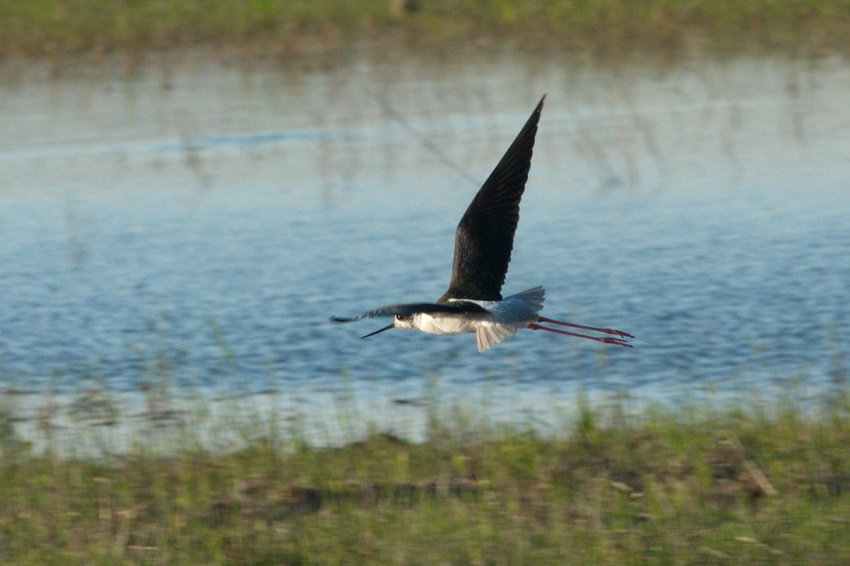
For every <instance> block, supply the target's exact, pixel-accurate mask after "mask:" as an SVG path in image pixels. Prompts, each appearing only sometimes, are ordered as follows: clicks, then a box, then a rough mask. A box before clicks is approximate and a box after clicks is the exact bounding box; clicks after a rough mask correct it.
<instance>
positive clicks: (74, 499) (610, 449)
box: [0, 395, 850, 565]
mask: <svg viewBox="0 0 850 566" xmlns="http://www.w3.org/2000/svg"><path fill="white" fill-rule="evenodd" d="M836 397H837V399H832V400H830V403H824V404H823V408H822V409H819V410H812V409H807V410H803V409H802V408H800V407H799V406H797V405H796V404H795V403H791V402H783V401H778V402H776V403H774V404H772V405H769V406H765V405H763V404H752V405H747V404H742V405H741V406H740V407H726V408H704V407H703V408H698V407H695V406H690V407H677V408H654V409H649V410H646V411H642V412H640V413H639V414H638V413H634V412H630V411H628V410H626V408H625V407H624V406H623V405H614V406H613V407H609V408H594V407H590V406H589V405H588V404H587V403H585V404H584V406H583V408H581V409H580V410H579V412H578V414H577V415H576V416H574V417H572V418H569V419H567V418H565V424H564V426H563V430H562V431H561V432H559V433H551V434H543V433H541V432H538V431H535V430H532V429H530V428H526V427H521V426H518V427H504V426H496V425H493V424H484V423H486V422H487V419H486V418H474V417H475V416H474V415H471V416H470V413H469V411H468V410H452V408H449V410H445V409H444V408H441V407H436V406H433V405H432V406H431V407H429V408H426V409H425V410H427V411H429V414H431V415H432V419H431V423H430V425H429V428H428V431H427V432H426V439H425V440H424V441H422V442H418V443H410V442H406V441H404V440H402V439H399V438H397V437H394V436H392V435H387V434H380V433H377V432H375V433H373V434H371V435H369V436H368V437H367V438H365V439H363V440H360V441H356V442H351V443H348V444H345V445H343V446H337V447H324V448H319V447H315V446H311V445H308V444H306V443H305V442H303V441H302V440H301V438H302V437H303V434H302V432H303V431H300V430H299V424H298V423H297V422H296V423H294V424H292V423H291V424H290V425H287V426H280V423H276V422H275V420H274V418H273V417H269V418H264V417H256V415H255V416H254V418H252V419H247V420H246V419H245V417H244V415H243V416H240V415H238V414H231V415H229V416H219V417H214V416H212V415H211V414H209V413H205V412H204V411H203V409H201V410H200V412H201V413H204V414H206V415H207V417H205V418H208V419H213V420H215V422H212V423H207V424H210V425H212V426H213V427H221V428H220V429H221V430H232V429H234V428H235V429H238V430H239V434H240V435H241V438H242V439H243V442H242V444H241V446H240V447H239V448H238V449H236V450H231V451H214V450H211V449H209V448H207V447H205V446H204V445H205V442H203V441H202V440H200V439H199V438H198V437H197V436H196V433H195V432H193V429H192V428H191V427H189V428H187V427H182V426H179V425H178V424H175V423H174V422H172V423H171V424H168V423H169V422H170V421H166V422H165V424H166V426H165V428H162V425H163V423H162V422H156V423H154V421H153V420H152V421H151V423H152V424H151V427H154V424H156V430H155V431H153V430H152V431H148V432H151V433H152V434H153V433H155V434H156V435H158V436H159V437H162V436H169V437H171V438H172V439H176V440H175V442H176V445H172V449H170V450H169V453H165V452H163V451H162V450H157V449H156V448H155V446H156V444H155V443H148V442H144V441H139V442H134V443H133V444H132V445H131V446H130V447H129V448H128V450H127V451H126V452H124V453H122V454H119V455H113V456H105V457H99V458H91V457H89V458H74V457H70V456H67V455H62V454H60V451H59V450H56V449H55V447H54V446H53V445H52V444H51V442H48V446H47V450H46V451H45V452H44V453H43V454H37V453H35V452H34V451H33V450H31V449H30V448H29V447H28V445H27V443H26V442H22V441H21V440H20V439H19V438H16V437H15V436H14V434H13V433H12V432H11V431H12V429H11V428H10V427H9V426H5V427H2V428H0V431H2V434H3V436H2V437H0V451H1V452H0V562H2V563H3V564H107V563H108V564H226V563H234V564H235V563H238V564H384V565H385V564H535V565H540V564H808V565H820V564H823V565H826V564H829V565H832V564H847V563H850V536H848V534H849V533H850V450H848V446H850V403H848V402H847V398H846V396H841V395H836ZM742 403H744V402H742ZM9 406H10V404H9V403H4V404H3V407H6V409H5V410H6V412H5V419H6V421H10V420H11V419H12V418H13V416H14V415H12V414H11V413H10V412H9V410H8V407H9ZM453 415H454V416H453ZM175 422H176V421H175ZM44 434H45V435H47V436H50V435H51V433H50V432H49V428H47V427H45V432H44ZM92 434H95V433H94V432H93V433H92ZM151 437H152V436H146V434H142V435H141V438H143V439H144V438H151ZM51 438H52V437H51ZM174 446H176V448H175V447H174Z"/></svg>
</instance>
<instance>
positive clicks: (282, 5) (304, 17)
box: [0, 0, 850, 60]
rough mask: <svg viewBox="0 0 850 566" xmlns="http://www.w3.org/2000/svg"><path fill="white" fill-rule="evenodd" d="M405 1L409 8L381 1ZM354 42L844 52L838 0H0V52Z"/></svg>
mask: <svg viewBox="0 0 850 566" xmlns="http://www.w3.org/2000/svg"><path fill="white" fill-rule="evenodd" d="M393 4H396V5H398V6H403V5H405V4H406V5H410V6H413V8H411V9H405V8H398V9H393V8H391V6H392V5H393ZM352 41H360V42H365V43H366V44H368V45H371V46H373V47H375V48H377V49H378V52H379V53H380V52H381V50H391V49H394V48H396V47H397V46H399V45H406V46H410V47H413V48H419V49H420V50H426V51H429V52H432V51H437V52H446V53H451V52H453V51H455V50H456V49H457V48H459V47H464V48H468V47H474V46H479V47H481V46H483V47H485V48H490V47H492V46H494V45H502V44H505V43H506V42H507V43H509V44H512V45H514V46H517V47H520V48H524V49H531V50H547V51H557V52H561V51H567V52H574V53H578V52H581V53H594V54H596V55H600V56H603V57H604V56H608V57H623V56H627V55H629V54H633V53H634V52H635V51H639V52H646V51H649V52H656V53H661V54H663V55H673V56H675V55H677V54H682V53H690V52H693V51H697V52H703V51H709V52H721V53H727V52H739V51H742V50H753V49H756V50H771V51H776V50H778V51H785V52H790V53H793V54H822V53H828V52H840V53H847V52H848V51H850V50H848V47H850V1H848V0H693V1H684V0H681V1H676V0H643V1H640V2H635V1H633V0H545V1H541V2H514V1H509V0H476V1H474V2H468V1H465V0H464V1H460V0H412V1H411V0H408V1H407V2H404V1H399V2H391V1H390V0H325V1H321V2H314V1H312V0H218V1H216V2H208V1H206V0H167V1H166V0H131V1H119V0H27V1H26V2H2V3H0V56H12V55H22V56H48V57H56V56H62V55H66V54H90V53H95V54H97V53H110V52H124V53H131V54H138V53H140V52H144V51H147V50H158V49H170V48H175V47H186V46H193V45H199V44H201V45H209V46H214V47H215V46H218V47H223V46H227V47H235V48H248V49H251V50H252V52H254V51H257V52H260V53H263V54H267V55H276V56H278V57H280V58H281V59H283V60H287V59H299V58H303V57H315V56H316V55H317V54H325V55H328V54H330V55H338V56H342V55H344V54H345V53H347V52H350V51H351V50H350V44H351V42H352Z"/></svg>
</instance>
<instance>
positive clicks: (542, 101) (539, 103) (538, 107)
mask: <svg viewBox="0 0 850 566" xmlns="http://www.w3.org/2000/svg"><path fill="white" fill-rule="evenodd" d="M547 94H548V93H545V92H544V93H543V96H541V97H540V102H538V103H537V108H535V109H534V111H535V112H540V111H541V110H542V109H543V103H544V102H546V95H547Z"/></svg>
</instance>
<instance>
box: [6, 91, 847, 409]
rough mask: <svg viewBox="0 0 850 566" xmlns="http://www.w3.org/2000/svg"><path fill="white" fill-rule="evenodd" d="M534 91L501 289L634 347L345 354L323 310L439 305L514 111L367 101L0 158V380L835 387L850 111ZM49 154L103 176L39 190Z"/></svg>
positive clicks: (403, 345) (558, 343) (516, 117)
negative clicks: (613, 101)
mask: <svg viewBox="0 0 850 566" xmlns="http://www.w3.org/2000/svg"><path fill="white" fill-rule="evenodd" d="M736 76H737V75H736ZM545 78H546V77H545V76H544V77H538V78H537V80H538V81H539V82H544V79H545ZM493 80H496V79H493ZM512 84H513V83H512ZM841 84H843V83H841ZM74 88H75V89H77V88H80V87H79V85H76V86H75V87H74ZM513 88H517V87H516V85H513ZM536 90H543V88H542V87H541V88H539V89H536ZM548 90H549V92H550V99H549V100H550V105H549V106H547V108H546V109H545V110H544V113H543V118H542V120H541V127H540V134H539V137H538V152H537V153H536V155H535V160H534V162H533V165H532V175H531V178H530V180H529V187H528V190H527V192H526V196H525V199H524V201H523V206H522V212H521V221H520V226H519V229H518V232H517V237H516V244H515V248H514V254H513V255H514V260H513V262H512V264H511V269H510V272H509V274H508V277H507V283H506V286H505V289H504V291H505V293H506V294H510V293H513V292H518V291H521V290H524V289H527V288H530V287H533V286H536V285H543V286H545V287H546V290H547V301H546V305H545V309H544V311H543V314H544V315H546V316H550V317H552V318H556V319H562V320H563V319H566V320H570V321H573V322H577V323H583V324H589V325H594V326H609V327H613V328H618V329H621V330H624V331H627V332H630V333H632V334H634V335H635V336H636V337H637V339H636V340H635V341H634V345H635V347H634V348H633V349H626V348H618V347H613V346H604V345H600V344H597V343H592V342H589V341H583V340H578V339H571V338H567V337H564V336H559V335H553V334H549V333H540V332H532V331H522V332H520V333H519V334H518V335H517V336H514V337H512V338H510V339H508V340H506V341H505V342H504V343H503V344H500V345H498V346H497V347H495V348H494V349H493V350H491V351H489V352H487V353H486V354H483V355H482V354H479V353H478V352H477V350H476V347H475V340H474V336H472V335H461V336H452V337H437V336H430V335H425V334H421V333H414V332H404V331H398V330H394V331H392V332H387V333H384V334H381V335H380V336H376V337H373V338H370V339H368V340H360V339H359V336H361V335H362V334H365V333H367V332H370V331H372V330H375V329H376V328H378V327H380V326H382V325H383V324H382V322H383V321H363V322H360V323H356V324H350V325H336V324H333V323H331V322H330V321H329V317H330V316H331V315H351V314H356V313H359V312H361V311H364V310H368V309H371V308H374V307H377V306H380V305H383V304H389V303H396V302H405V301H430V300H434V299H435V298H436V297H438V296H440V295H441V294H442V293H443V292H444V290H445V288H446V285H447V283H448V276H449V271H450V267H451V253H452V245H453V232H454V228H455V225H456V224H457V221H458V220H459V218H460V216H461V214H462V212H463V210H464V209H465V207H466V205H467V204H468V202H469V200H470V199H471V198H472V196H473V195H474V193H475V190H476V189H477V187H476V186H475V185H474V184H473V183H471V182H470V181H469V179H468V177H472V178H478V179H483V178H484V177H486V174H487V173H488V172H489V169H490V168H491V167H492V165H493V164H495V162H496V161H497V160H498V158H499V157H500V156H501V153H502V152H503V151H504V149H505V148H506V147H507V143H508V142H509V141H510V139H511V137H512V136H513V134H514V133H515V131H517V130H518V128H519V126H520V125H521V124H522V122H523V121H524V119H525V115H526V114H527V110H529V111H530V109H531V107H532V106H533V102H535V100H534V99H531V98H530V97H529V98H528V101H525V100H521V101H519V102H516V101H514V103H513V105H512V106H511V107H510V109H508V110H505V111H504V112H503V111H499V110H497V109H493V108H492V107H490V105H487V107H488V108H489V110H488V113H487V114H483V115H482V110H481V109H480V108H478V109H476V110H475V112H474V113H473V114H474V115H473V116H470V118H469V122H466V123H465V122H464V117H463V114H462V113H460V112H459V111H451V112H448V111H447V112H446V113H442V112H441V111H440V110H439V109H435V108H433V107H432V108H431V110H430V111H429V112H430V113H429V114H426V115H423V116H418V117H417V118H416V121H415V122H411V123H405V124H399V123H397V122H396V123H391V124H387V123H386V122H385V121H384V120H386V117H384V118H377V117H374V116H372V115H370V114H369V113H368V112H365V111H361V112H360V113H359V114H358V116H357V118H356V120H354V119H352V123H347V122H346V120H345V119H341V120H340V122H339V123H334V124H330V126H332V127H333V132H334V133H333V135H332V136H330V135H328V131H329V130H328V127H329V124H328V123H326V122H324V121H323V122H322V123H315V124H312V125H311V124H310V123H309V121H310V120H311V116H314V117H315V115H314V114H311V113H310V111H306V112H304V114H306V117H303V116H302V118H300V119H295V118H291V123H288V124H279V125H274V124H273V125H272V126H276V127H277V126H279V127H277V129H275V128H271V127H265V128H264V127H261V125H259V124H258V125H255V126H254V127H253V129H252V128H248V127H247V126H246V128H247V131H242V132H238V133H234V132H233V131H231V129H232V128H230V126H228V127H226V128H218V129H217V127H216V124H215V123H214V124H213V125H212V126H205V127H204V128H199V129H200V131H198V132H197V133H194V134H193V135H190V136H188V138H186V139H183V141H182V142H181V141H180V139H179V138H177V141H175V139H176V138H175V137H173V136H171V134H169V133H168V132H165V133H162V134H158V135H148V137H145V136H144V135H143V136H141V137H142V138H143V139H142V141H138V138H133V140H132V143H130V141H128V140H126V139H121V140H112V141H110V140H106V141H104V140H99V139H95V140H93V141H91V143H90V144H89V145H86V144H85V143H83V144H81V145H77V144H75V143H73V142H68V141H63V140H60V141H58V142H56V143H47V142H45V143H43V144H42V145H41V146H39V147H34V148H28V149H27V151H26V152H22V151H20V149H19V148H14V149H9V148H7V149H6V150H5V153H3V155H0V157H3V159H2V161H0V163H3V166H4V167H17V168H18V170H19V171H23V173H20V174H19V175H18V176H17V177H16V178H15V183H17V184H18V185H20V186H26V182H27V179H32V184H33V187H32V190H31V191H19V192H15V193H11V194H5V195H3V196H2V198H3V201H2V207H0V263H1V264H2V270H0V379H2V386H3V388H4V389H15V390H24V391H44V390H47V389H54V390H58V391H67V392H73V391H76V390H79V389H80V388H81V387H88V386H90V385H91V383H92V382H93V381H95V382H97V383H102V384H104V385H106V386H107V387H108V388H110V389H113V390H118V391H120V390H137V389H138V388H140V387H142V386H143V385H144V384H146V383H150V382H155V381H157V380H159V379H162V377H163V376H167V377H168V379H171V380H173V382H174V384H176V385H177V387H178V388H179V387H187V388H194V389H198V388H200V389H201V390H204V391H209V392H211V393H213V394H234V393H235V394H250V393H259V392H264V391H269V390H276V391H286V390H292V389H303V388H308V389H314V390H321V389H322V388H324V387H335V386H338V385H339V384H340V383H341V381H347V382H353V383H371V384H376V385H377V386H378V390H380V385H381V384H410V388H411V390H413V391H419V390H420V389H421V386H422V383H423V382H424V381H425V380H427V379H433V378H435V377H436V378H437V379H438V380H439V381H440V383H441V384H442V386H443V387H445V388H447V389H449V390H451V389H452V388H453V387H456V388H458V389H457V390H458V391H465V390H467V389H466V388H469V387H477V386H478V385H479V384H486V385H487V386H489V387H492V386H494V384H495V385H496V386H502V387H505V388H506V389H515V390H518V391H519V390H524V391H528V390H538V391H540V392H541V394H543V395H545V394H546V393H547V392H550V391H553V390H560V388H561V387H563V388H566V389H568V390H575V389H585V390H598V391H623V390H627V391H638V392H640V391H645V392H647V394H649V395H653V394H664V392H666V391H674V390H678V391H692V390H697V389H705V388H709V389H713V390H717V391H726V392H735V391H738V390H741V389H746V390H752V389H755V390H760V389H762V388H764V389H765V390H766V389H769V388H775V387H776V386H777V385H779V386H780V387H782V386H783V384H784V383H789V382H795V383H798V382H800V381H802V382H803V383H804V384H805V386H806V388H807V390H808V391H813V392H817V391H819V390H822V389H824V388H828V387H832V386H833V381H834V379H835V377H836V375H839V374H840V373H841V372H843V371H846V364H845V362H844V361H843V360H842V358H841V356H842V355H844V354H846V353H847V352H848V351H850V339H848V336H850V306H848V305H850V284H848V282H850V222H848V220H847V218H848V213H850V190H849V189H850V187H849V186H848V183H850V160H848V159H846V157H847V149H848V148H847V144H848V141H847V139H846V136H844V137H841V136H840V135H838V134H837V133H836V131H835V130H833V126H831V124H839V123H844V122H846V121H847V119H848V118H847V116H846V115H845V114H844V112H843V108H839V109H837V110H835V109H834V112H837V114H834V115H832V118H831V119H829V118H828V117H824V116H823V115H822V114H821V113H820V112H822V110H819V111H814V110H809V109H810V107H813V106H815V104H814V102H813V101H810V100H804V101H803V102H802V103H800V102H799V101H797V102H794V101H792V102H788V101H787V100H786V99H785V98H783V96H784V95H783V94H782V93H781V89H780V94H776V95H775V96H774V95H773V94H771V93H772V92H773V91H771V92H769V93H768V95H765V97H762V95H759V96H758V97H756V98H747V97H743V98H742V96H743V95H741V94H740V92H737V91H735V92H732V93H729V94H728V97H729V98H728V100H727V99H724V100H726V102H724V103H723V104H721V106H722V108H723V109H724V110H723V111H722V112H720V111H718V110H717V104H718V103H717V101H716V100H709V101H701V100H700V99H697V100H695V101H693V102H692V103H689V104H688V105H686V106H685V107H682V105H681V104H680V105H678V106H675V107H673V106H671V107H670V108H669V109H668V110H667V111H664V110H663V108H664V105H663V103H659V102H658V101H657V99H656V98H655V97H654V96H650V97H649V98H648V99H647V100H646V101H645V102H641V101H637V102H634V101H632V102H631V103H630V104H632V105H633V106H630V107H629V108H630V110H629V111H628V112H626V113H625V114H623V112H621V111H620V110H618V108H620V107H619V106H617V108H615V109H614V110H610V109H609V110H606V109H605V108H601V107H600V106H599V105H598V104H597V103H596V102H594V103H593V104H590V103H587V102H584V103H582V104H584V106H582V111H581V112H579V111H578V110H576V109H573V108H571V107H570V103H571V101H572V102H575V101H576V100H579V101H581V100H582V99H581V97H580V96H579V95H577V94H575V93H573V94H572V95H567V94H564V95H562V96H560V101H559V96H558V91H557V90H555V91H554V93H553V91H552V88H551V87H550V88H549V89H548ZM308 91H309V89H308ZM74 92H76V91H74ZM252 92H253V91H252ZM309 95H310V93H309V92H308V93H307V94H306V95H305V96H309ZM408 96H413V95H412V94H408ZM466 96H471V95H469V94H468V93H467V94H466ZM570 96H572V98H571V97H570ZM819 96H824V97H825V96H826V95H824V94H823V93H821V92H820V91H813V92H812V93H811V97H812V98H813V99H814V98H817V97H819ZM516 98H517V99H523V98H524V97H521V96H519V95H516ZM475 100H478V99H475ZM522 102H529V104H530V105H529V104H525V105H523V104H522ZM270 104H271V103H270ZM402 104H403V101H402ZM748 104H749V106H748ZM794 104H797V106H794ZM119 106H120V105H119ZM526 106H527V109H526ZM789 107H791V110H789ZM800 107H802V109H801V108H800ZM742 108H744V110H742ZM747 108H751V110H747ZM45 112H46V114H47V116H48V118H49V116H50V112H51V110H50V109H49V108H48V109H46V110H45ZM718 112H720V114H718ZM797 112H800V113H802V116H803V118H802V120H803V126H804V127H805V128H808V130H807V131H806V132H805V135H803V136H802V137H800V136H797V137H794V136H789V137H788V139H782V140H779V141H777V139H776V138H777V135H776V132H775V131H773V130H770V128H769V127H768V126H766V125H765V124H766V121H765V118H764V117H765V116H768V117H770V116H773V117H775V118H776V120H777V124H778V125H777V131H780V132H782V131H788V130H791V129H793V123H794V121H795V120H798V119H800V118H799V116H797V114H796V113H797ZM807 112H810V114H807ZM751 114H752V115H751ZM482 116H483V118H482ZM623 116H625V117H626V118H625V119H624V118H623ZM735 116H737V118H735V120H738V121H737V122H736V121H735V120H733V119H732V118H733V117H735ZM741 116H743V117H741ZM447 117H448V118H447ZM488 117H489V119H488ZM449 118H450V119H449ZM447 120H448V123H449V124H453V125H454V126H453V128H454V129H449V130H448V131H447V130H446V123H447ZM623 120H625V122H624V121H623ZM647 120H650V121H651V123H648V122H647ZM81 122H85V120H84V119H82V120H81ZM718 122H721V123H722V124H726V125H721V126H718V133H716V135H715V134H713V133H711V132H710V131H709V132H708V133H706V128H705V126H706V124H715V125H716V124H717V123H718ZM624 124H625V125H624ZM289 126H292V127H291V129H287V127H289ZM685 126H688V127H685ZM691 126H692V127H691ZM623 127H627V128H630V129H628V130H627V133H626V134H625V135H626V142H623V141H622V139H621V137H622V136H623V134H622V128H623ZM600 128H607V129H602V130H600ZM689 128H690V129H689ZM765 128H767V131H762V130H763V129H765ZM837 129H838V128H836V130H837ZM223 130H225V131H223ZM647 131H649V132H650V133H649V134H647ZM287 132H291V133H292V135H289V134H287ZM429 132H430V133H429ZM142 133H145V132H142ZM420 133H422V134H428V135H429V136H436V137H435V138H433V139H436V140H437V149H436V150H435V149H434V147H431V146H426V145H424V144H423V143H422V139H421V138H417V135H419V134H420ZM146 135H147V134H146ZM441 136H442V137H441ZM609 136H610V137H609ZM617 136H620V138H618V137H617ZM647 136H649V137H647ZM703 136H705V138H706V139H703ZM44 137H45V139H49V135H48V134H44ZM70 137H71V138H72V139H73V136H70ZM618 139H619V141H617V140H618ZM751 139H755V140H762V141H763V142H764V143H763V145H759V144H751V143H750V140H751ZM199 140H200V141H199ZM216 140H217V141H216ZM612 140H613V141H612ZM196 142H198V143H196ZM200 142H203V143H200ZM618 143H619V144H620V145H617V144H618ZM110 144H112V145H110ZM92 147H94V148H96V151H93V150H92ZM730 147H731V149H730ZM110 148H111V149H110ZM442 150H445V151H442ZM57 151H60V152H61V155H62V157H61V159H62V160H64V161H63V163H65V164H66V165H67V166H68V167H72V166H73V167H77V169H72V171H77V172H79V171H80V170H85V168H84V167H83V166H82V165H79V163H80V161H81V160H83V161H84V162H85V167H87V168H91V171H94V172H93V173H91V175H90V176H86V175H83V176H82V177H81V178H78V179H76V180H73V181H72V182H69V183H68V185H67V186H65V187H63V188H60V189H57V188H56V187H57V186H59V185H60V182H59V181H57V180H56V179H58V178H60V177H59V176H58V174H57V175H55V176H52V177H51V176H49V175H53V173H50V172H48V173H45V177H44V178H42V177H39V176H38V174H37V169H38V168H39V167H40V165H39V164H44V165H43V166H44V167H46V168H50V167H57V165H56V163H55V161H54V160H55V159H57V157H56V152H57ZM48 163H49V165H48ZM234 163H236V164H237V165H236V166H234V165H233V164H234ZM582 164H583V165H582ZM588 164H589V165H588ZM582 167H584V168H582ZM98 168H102V169H104V170H106V169H108V171H105V172H102V173H98V172H97V171H98ZM113 170H114V171H118V173H115V172H114V171H113ZM122 171H127V172H126V174H122V173H121V172H122ZM174 172H177V173H174ZM145 178H149V179H150V183H151V185H152V186H154V185H155V186H156V187H159V188H156V189H153V188H151V189H145V188H143V186H144V184H145ZM45 179H47V180H45ZM104 179H106V180H105V181H104ZM98 183H100V184H101V185H102V186H101V187H100V188H99V189H97V190H89V189H90V188H91V187H89V186H88V185H97V184H98ZM81 186H83V187H84V188H83V189H82V190H80V189H79V187H81ZM128 187H129V188H128ZM162 187H165V188H162ZM393 391H397V389H393Z"/></svg>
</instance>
